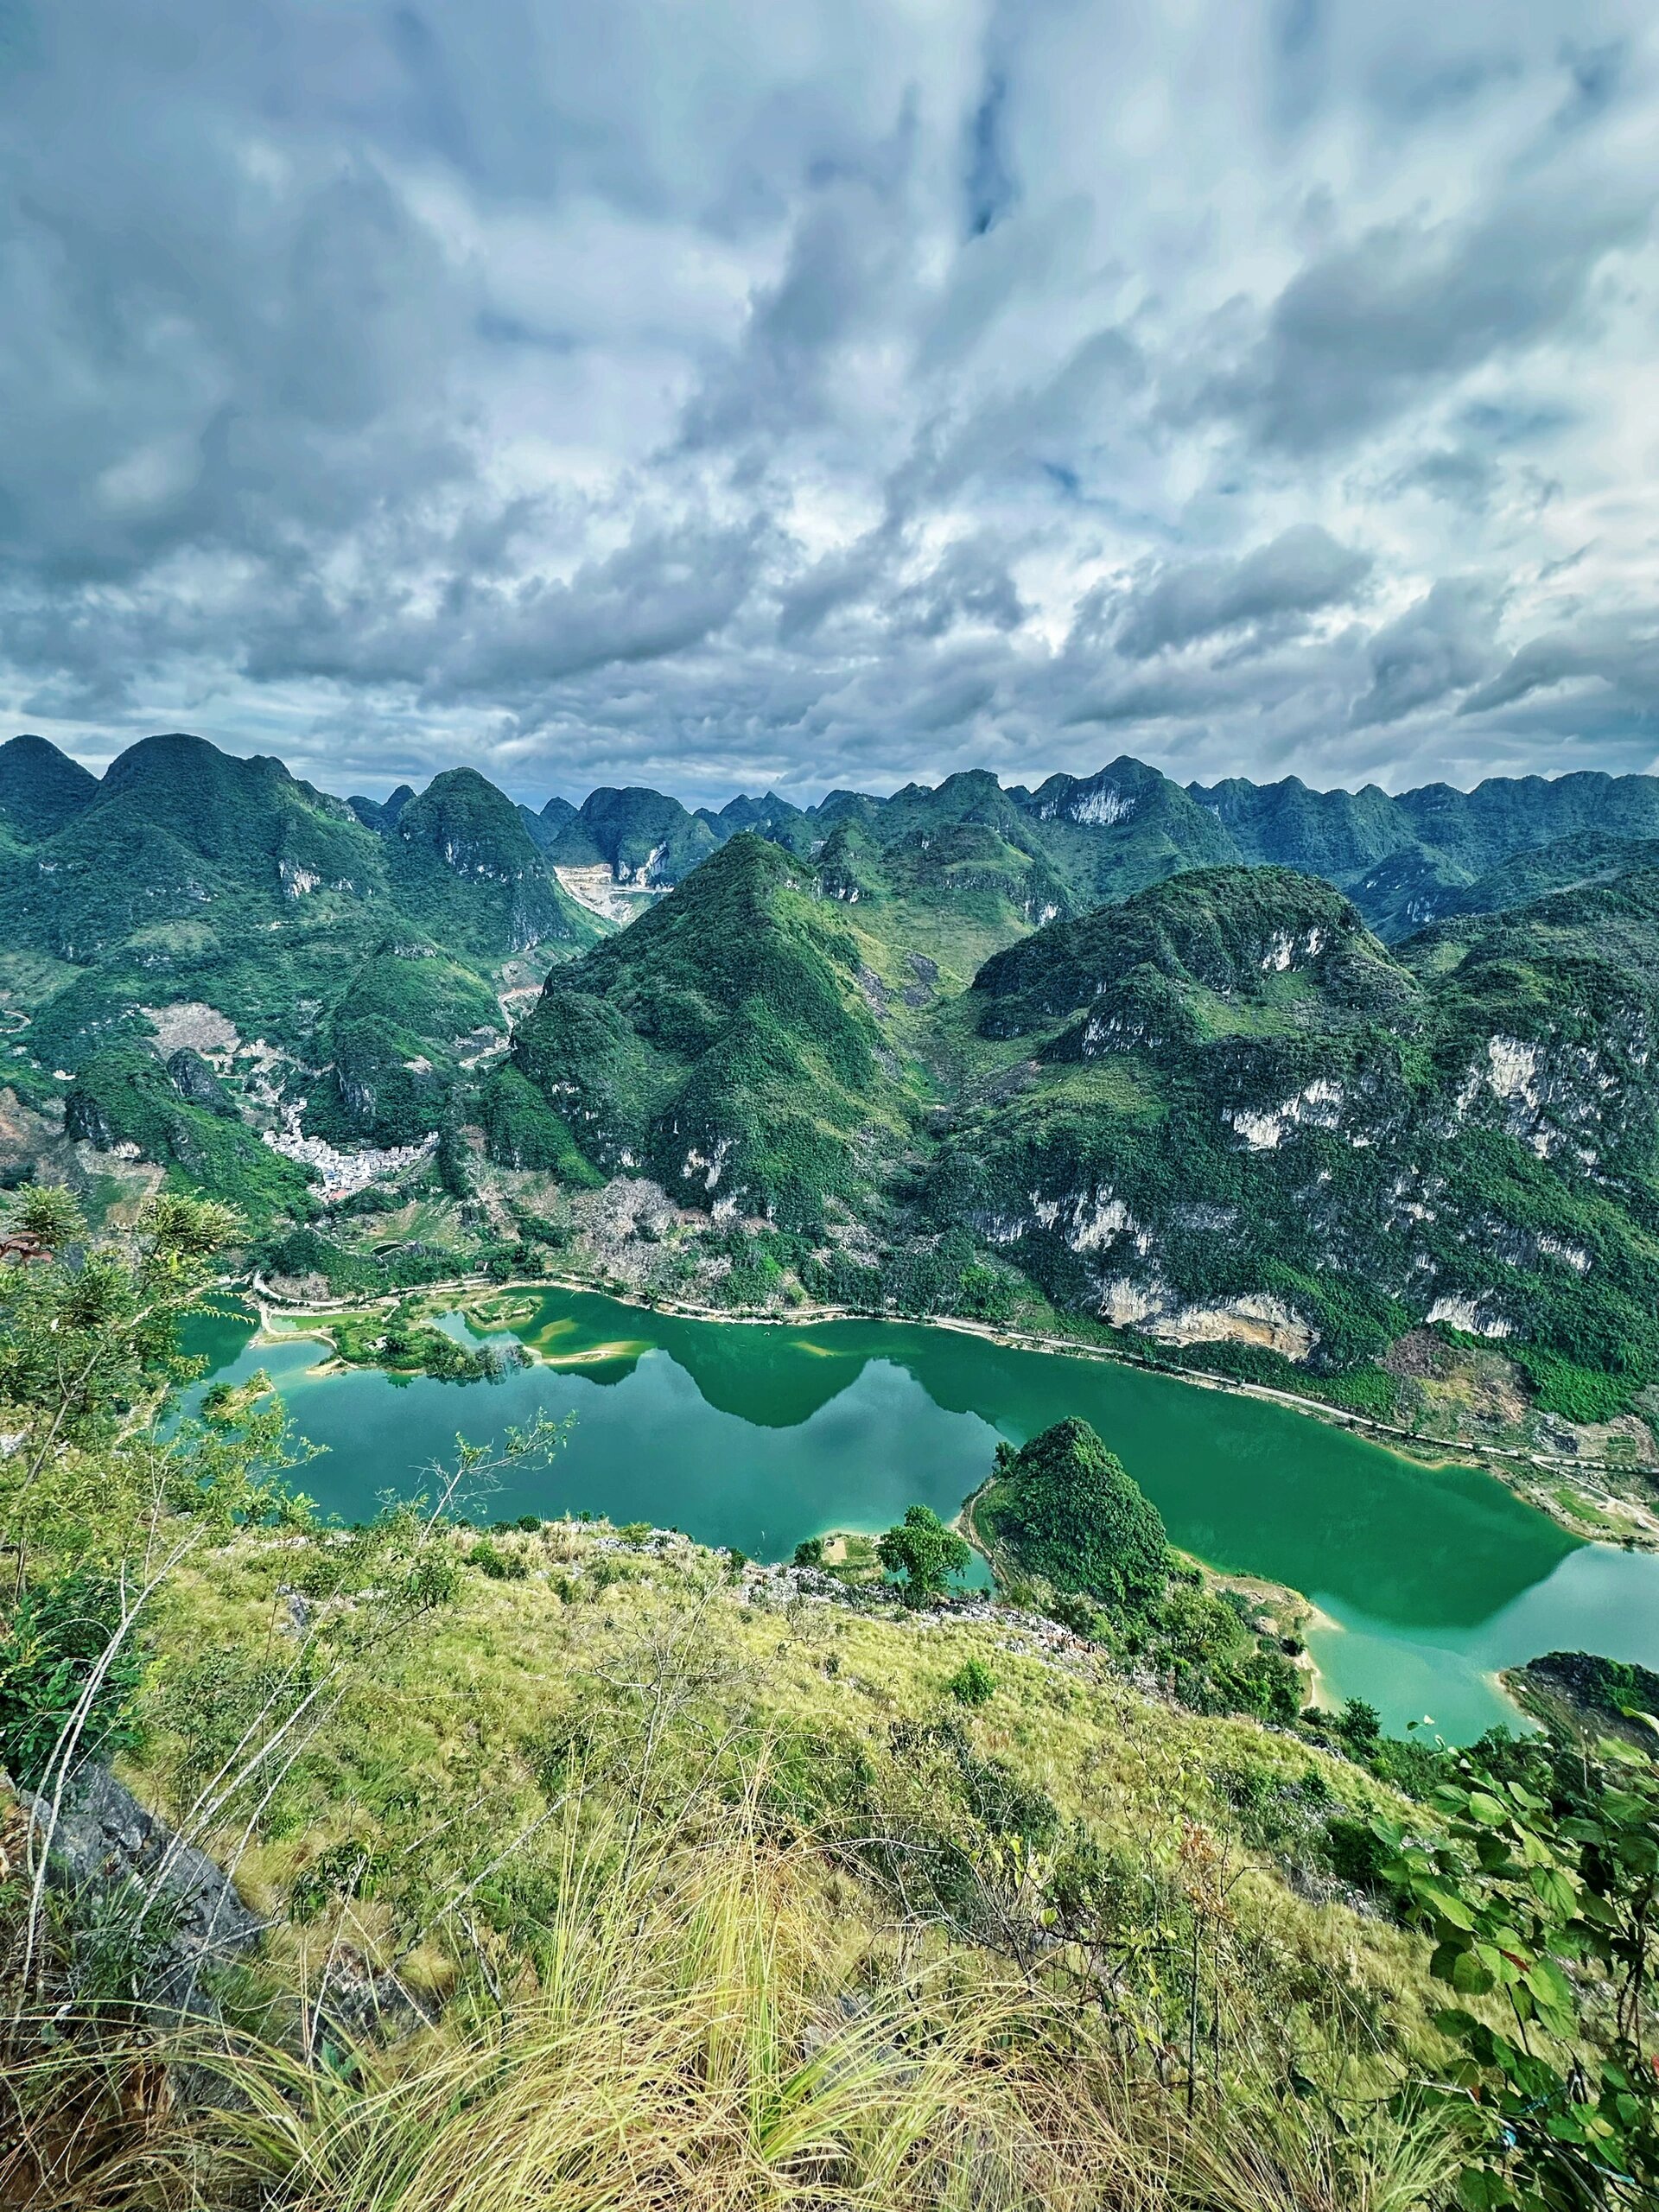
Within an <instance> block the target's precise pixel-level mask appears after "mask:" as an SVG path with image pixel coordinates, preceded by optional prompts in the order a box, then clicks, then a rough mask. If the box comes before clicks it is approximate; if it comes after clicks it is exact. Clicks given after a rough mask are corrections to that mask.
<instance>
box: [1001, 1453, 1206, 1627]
mask: <svg viewBox="0 0 1659 2212" xmlns="http://www.w3.org/2000/svg"><path fill="white" fill-rule="evenodd" d="M988 1503H989V1506H990V1513H991V1518H992V1519H993V1521H994V1522H995V1528H996V1532H997V1534H998V1535H999V1536H1001V1538H1002V1539H1003V1540H1004V1541H1005V1542H1006V1543H1007V1545H1008V1547H1009V1548H1010V1549H1011V1550H1012V1551H1013V1552H1014V1554H1015V1556H1016V1558H1017V1559H1018V1561H1019V1564H1020V1567H1022V1568H1024V1569H1025V1571H1026V1572H1027V1573H1034V1574H1040V1575H1041V1576H1042V1577H1043V1579H1044V1580H1045V1581H1047V1582H1051V1583H1052V1585H1053V1586H1054V1587H1055V1589H1057V1590H1090V1591H1093V1592H1094V1593H1095V1595H1096V1597H1098V1598H1100V1599H1103V1600H1104V1601H1105V1603H1106V1604H1107V1605H1109V1606H1110V1607H1111V1608H1112V1609H1113V1611H1115V1612H1116V1613H1118V1614H1120V1615H1123V1614H1131V1615H1133V1614H1137V1613H1143V1612H1145V1611H1146V1610H1147V1608H1148V1607H1149V1606H1151V1605H1155V1604H1156V1603H1157V1601H1158V1599H1160V1597H1161V1596H1162V1595H1163V1592H1164V1587H1165V1585H1166V1582H1167V1580H1168V1576H1169V1545H1168V1540H1167V1538H1166V1536H1165V1534H1164V1523H1163V1520H1162V1517H1161V1516H1160V1513H1159V1511H1158V1509H1157V1507H1156V1506H1155V1505H1154V1503H1152V1501H1151V1499H1150V1498H1148V1497H1147V1496H1146V1495H1145V1493H1144V1492H1143V1491H1141V1488H1140V1485H1139V1484H1137V1483H1136V1482H1135V1480H1134V1479H1133V1478H1132V1477H1131V1476H1130V1475H1128V1473H1127V1472H1126V1471H1125V1470H1124V1467H1123V1464H1122V1460H1120V1459H1118V1458H1117V1457H1116V1454H1115V1453H1113V1452H1109V1451H1108V1450H1107V1449H1106V1446H1104V1445H1103V1443H1102V1442H1101V1440H1100V1439H1099V1437H1098V1436H1096V1433H1095V1432H1094V1430H1093V1429H1092V1428H1090V1426H1089V1424H1088V1422H1087V1421H1077V1420H1071V1421H1057V1422H1056V1423H1055V1425H1054V1427H1052V1428H1046V1429H1045V1430H1044V1431H1043V1433H1042V1434H1041V1435H1040V1436H1033V1438H1032V1440H1031V1441H1030V1443H1029V1444H1027V1445H1026V1446H1024V1447H1023V1448H1022V1449H1021V1450H1020V1451H1019V1452H1010V1451H1009V1450H1008V1449H1007V1446H999V1447H998V1451H997V1473H996V1480H995V1487H994V1488H993V1491H992V1493H991V1497H990V1499H989V1501H988Z"/></svg>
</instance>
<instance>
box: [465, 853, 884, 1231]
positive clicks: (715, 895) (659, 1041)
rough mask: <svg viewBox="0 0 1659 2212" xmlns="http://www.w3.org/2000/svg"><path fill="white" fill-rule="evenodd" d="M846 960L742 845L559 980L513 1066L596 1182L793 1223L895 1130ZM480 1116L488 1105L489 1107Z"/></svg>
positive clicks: (831, 932)
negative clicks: (659, 1191)
mask: <svg viewBox="0 0 1659 2212" xmlns="http://www.w3.org/2000/svg"><path fill="white" fill-rule="evenodd" d="M859 967H860V961H859V952H858V947H857V944H856V943H855V940H854V938H853V937H852V935H851V933H850V931H849V930H848V929H847V928H846V926H845V925H844V924H843V923H842V921H841V919H840V917H839V916H838V914H837V912H836V908H835V907H834V906H833V905H829V904H828V903H827V902H826V901H825V900H824V899H823V897H822V896H821V895H819V893H818V887H817V882H816V880H815V879H813V878H812V877H811V875H810V872H809V873H808V874H803V873H802V872H801V870H800V869H799V868H798V864H797V863H796V862H795V861H792V860H791V857H790V856H789V855H787V854H785V852H784V851H782V850H781V849H779V847H777V846H775V845H772V844H768V843H766V842H763V841H762V840H761V839H760V838H759V837H755V836H750V835H747V834H745V835H741V836H737V837H734V838H733V839H732V840H731V841H730V842H728V843H727V844H725V845H724V846H722V847H721V848H720V849H718V851H717V852H716V853H715V855H714V856H713V857H712V858H711V859H710V860H709V861H707V862H705V864H704V865H703V866H702V868H699V869H698V870H697V871H696V874H694V875H692V876H691V877H690V878H689V879H688V880H687V881H686V882H685V883H684V884H683V886H682V887H680V888H679V889H678V890H677V892H676V893H675V894H674V895H673V897H672V898H671V899H666V900H664V903H663V904H662V905H661V906H657V907H655V908H653V909H652V910H651V911H650V912H646V913H645V914H643V915H641V917H640V918H639V920H638V921H636V922H635V923H634V924H633V925H632V926H631V927H630V928H629V929H627V930H626V931H624V932H623V933H622V934H621V935H620V937H617V938H612V939H610V940H609V941H608V942H607V944H602V945H600V946H598V947H596V948H595V949H594V950H593V951H592V952H590V953H588V955H587V956H586V957H584V958H583V959H582V960H581V961H579V962H576V963H572V964H571V965H569V967H566V968H563V969H555V970H554V972H553V973H552V975H550V976H549V978H548V982H547V988H546V989H545V990H544V991H543V994H542V998H541V1001H540V1003H539V1004H538V1006H537V1008H536V1010H535V1012H534V1013H533V1014H531V1016H530V1017H529V1019H528V1020H525V1021H524V1022H523V1023H522V1024H521V1025H520V1027H519V1029H518V1034H517V1037H516V1039H515V1040H514V1045H513V1052H512V1068H513V1071H515V1072H516V1073H517V1075H518V1076H520V1077H524V1078H527V1080H528V1081H529V1082H530V1083H531V1084H533V1085H534V1086H535V1088H536V1090H537V1092H538V1093H539V1095H540V1096H541V1098H542V1099H543V1101H544V1102H545V1109H546V1111H547V1113H548V1114H549V1116H556V1117H557V1122H558V1123H559V1124H560V1126H559V1127H558V1128H556V1129H550V1130H549V1132H548V1133H547V1135H546V1138H545V1139H544V1142H545V1144H546V1146H547V1147H548V1153H549V1156H550V1157H556V1156H557V1154H558V1153H559V1151H560V1150H561V1148H569V1147H571V1146H572V1145H574V1147H576V1148H578V1149H580V1151H581V1152H582V1154H585V1155H586V1157H587V1158H588V1160H590V1161H592V1162H593V1164H594V1166H596V1167H599V1168H601V1169H603V1170H605V1171H606V1172H607V1173H617V1172H619V1171H620V1170H625V1169H642V1168H643V1169H645V1170H646V1171H648V1172H649V1173H652V1174H653V1175H654V1176H655V1177H656V1178H657V1179H658V1181H659V1182H661V1183H662V1184H663V1185H664V1187H665V1188H666V1189H668V1190H669V1191H671V1192H674V1193H675V1194H676V1195H679V1194H681V1193H687V1194H695V1195H696V1198H697V1200H698V1202H700V1203H702V1204H704V1205H709V1206H710V1207H711V1208H716V1207H717V1208H719V1209H720V1210H721V1212H723V1213H740V1214H760V1215H764V1216H766V1217H767V1218H768V1219H772V1220H776V1221H779V1222H780V1223H782V1224H785V1225H787V1226H789V1227H791V1228H798V1227H801V1226H807V1225H811V1224H821V1223H822V1222H823V1210H824V1204H825V1201H826V1199H827V1198H830V1197H831V1196H832V1195H833V1196H835V1197H837V1198H842V1199H843V1200H846V1199H849V1198H852V1197H853V1196H854V1194H855V1192H856V1191H857V1189H858V1188H859V1186H860V1185H861V1184H865V1185H868V1183H869V1182H870V1181H871V1180H873V1179H874V1178H875V1176H876V1175H877V1174H878V1173H879V1166H880V1152H881V1150H882V1147H883V1141H884V1139H885V1141H886V1145H887V1147H888V1148H891V1147H893V1145H894V1144H895V1143H896V1142H897V1141H898V1139H899V1135H900V1134H901V1132H902V1129H903V1122H902V1121H901V1119H900V1118H899V1113H898V1110H897V1100H896V1085H895V1084H894V1083H893V1079H892V1077H891V1076H889V1075H888V1074H887V1073H886V1072H885V1071H884V1070H883V1068H882V1065H881V1049H880V1038H879V1035H878V1033H877V1029H876V1025H875V1022H874V1018H873V1016H872V1014H871V1013H870V1010H869V1007H868V1005H867V1004H866V1002H865V1001H864V999H863V997H862V996H861V993H860V990H859V982H858V977H859ZM486 1110H487V1109H486Z"/></svg>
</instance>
